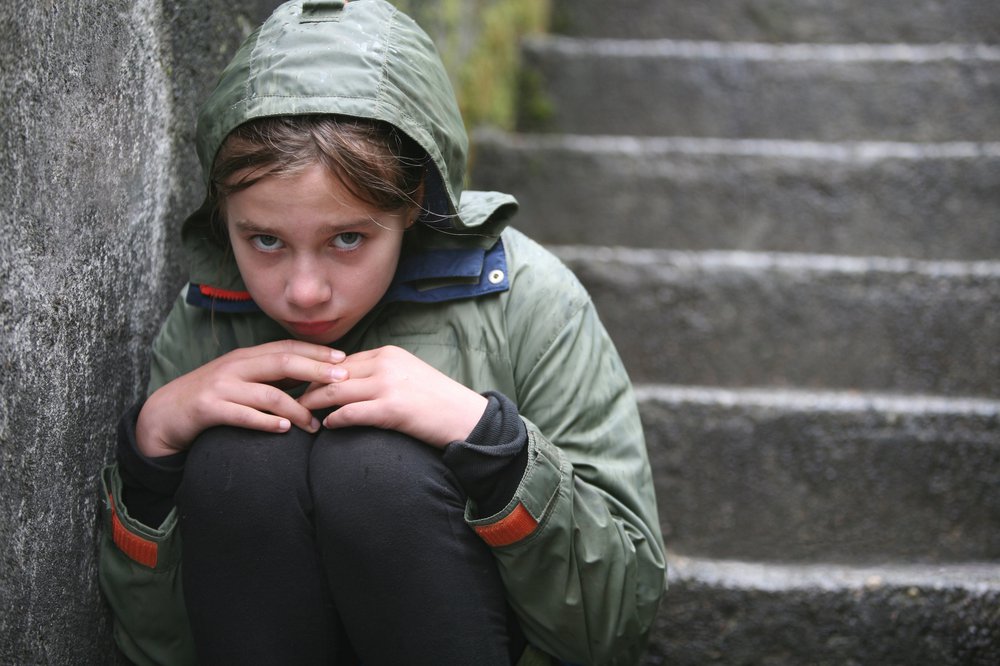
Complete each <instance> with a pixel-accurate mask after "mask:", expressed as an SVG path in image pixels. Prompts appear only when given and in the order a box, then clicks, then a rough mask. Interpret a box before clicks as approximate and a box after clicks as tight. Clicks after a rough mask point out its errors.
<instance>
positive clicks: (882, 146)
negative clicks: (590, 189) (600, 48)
mask: <svg viewBox="0 0 1000 666" xmlns="http://www.w3.org/2000/svg"><path fill="white" fill-rule="evenodd" d="M472 137H473V143H474V144H480V145H482V144H486V143H492V144H494V145H500V146H502V147H504V148H507V149H511V150H520V151H527V150H538V149H542V150H564V151H568V152H579V153H587V154H619V155H646V156H656V155H671V154H680V155H718V156H733V155H735V156H747V157H787V158H796V159H811V160H825V161H837V162H859V163H867V162H874V161H879V160H884V159H904V160H926V159H969V158H1000V142H997V141H940V142H933V143H931V142H904V141H804V140H800V141H799V140H787V139H725V138H700V137H684V136H651V137H645V136H636V135H615V134H600V135H587V134H571V133H562V134H545V133H513V132H504V131H502V130H498V129H495V128H488V127H484V128H477V129H475V130H474V131H473V132H472Z"/></svg>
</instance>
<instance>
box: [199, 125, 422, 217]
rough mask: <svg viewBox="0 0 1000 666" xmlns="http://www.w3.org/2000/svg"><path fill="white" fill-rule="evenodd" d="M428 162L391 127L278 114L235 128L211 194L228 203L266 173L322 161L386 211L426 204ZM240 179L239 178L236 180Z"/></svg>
mask: <svg viewBox="0 0 1000 666" xmlns="http://www.w3.org/2000/svg"><path fill="white" fill-rule="evenodd" d="M427 163H428V158H427V154H426V152H425V151H424V150H423V149H422V148H421V147H420V146H419V145H418V144H417V142H416V141H414V140H413V139H411V138H410V137H408V136H407V135H406V134H404V133H403V132H401V131H400V130H398V129H396V128H395V127H394V126H392V125H390V124H389V123H386V122H382V121H379V120H369V119H365V118H355V117H353V116H339V115H301V116H273V117H268V118H258V119H255V120H251V121H249V122H246V123H243V124H242V125H240V126H239V127H237V128H236V129H235V130H233V131H232V132H231V133H230V134H229V136H228V137H226V140H225V142H223V144H222V147H221V148H220V149H219V153H218V155H217V156H216V158H215V163H214V164H213V165H212V173H211V196H212V198H213V199H214V200H215V202H216V205H217V206H221V205H222V204H223V203H224V202H225V198H226V197H227V196H228V195H230V194H233V193H234V192H239V191H240V190H243V189H246V188H248V187H250V186H251V185H253V184H254V183H256V182H257V181H259V180H261V179H262V178H265V177H267V176H281V175H295V174H297V173H299V172H301V171H304V170H305V169H307V168H308V167H310V166H312V165H314V164H322V165H323V166H324V167H326V168H327V169H328V170H329V171H330V173H332V174H334V175H335V176H337V177H338V178H340V180H341V181H342V182H343V184H344V186H345V187H346V188H347V189H348V190H349V191H350V192H351V194H353V195H354V196H356V197H358V198H359V199H361V200H362V201H364V202H366V203H368V204H371V205H372V206H374V207H375V208H377V209H379V210H383V211H393V210H398V209H399V208H402V207H405V206H420V205H421V204H422V202H421V201H419V199H418V198H419V196H420V191H421V186H422V184H423V182H424V174H425V171H426V165H427ZM237 174H239V177H238V178H237V179H236V180H235V181H234V180H233V177H234V176H236V175H237Z"/></svg>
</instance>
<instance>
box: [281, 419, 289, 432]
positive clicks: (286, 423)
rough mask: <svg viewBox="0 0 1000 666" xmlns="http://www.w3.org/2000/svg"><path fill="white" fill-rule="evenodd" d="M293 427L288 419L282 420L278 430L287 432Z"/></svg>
mask: <svg viewBox="0 0 1000 666" xmlns="http://www.w3.org/2000/svg"><path fill="white" fill-rule="evenodd" d="M291 427H292V422H291V421H289V420H288V419H281V420H280V421H278V430H280V431H281V432H285V431H286V430H288V429H289V428H291Z"/></svg>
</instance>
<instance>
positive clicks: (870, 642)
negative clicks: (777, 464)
mask: <svg viewBox="0 0 1000 666" xmlns="http://www.w3.org/2000/svg"><path fill="white" fill-rule="evenodd" d="M669 562H670V564H671V575H670V589H669V591H668V592H667V595H666V597H665V599H664V602H663V604H662V605H661V607H660V614H659V616H658V617H657V628H656V630H655V631H654V634H653V636H654V637H653V640H652V644H651V645H650V649H649V650H648V651H647V655H646V658H645V661H644V662H643V663H644V664H647V665H650V666H651V665H652V664H678V665H683V666H686V665H688V664H690V665H691V666H703V665H704V664H716V665H719V666H724V665H729V664H732V665H733V666H736V665H737V664H740V665H742V664H769V665H773V666H799V665H800V664H811V665H816V666H842V665H844V664H851V665H860V664H878V665H879V666H912V665H913V664H934V665H935V666H993V665H994V664H996V663H998V662H1000V567H998V566H997V565H996V564H982V565H960V566H959V565H952V566H930V567H926V566H925V567H920V566H905V565H904V566H901V565H886V566H879V567H867V568H846V567H833V566H776V565H768V564H758V563H744V562H732V561H712V560H702V559H687V558H682V557H677V556H674V557H671V558H669Z"/></svg>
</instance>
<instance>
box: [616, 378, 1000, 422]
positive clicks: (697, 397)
mask: <svg viewBox="0 0 1000 666" xmlns="http://www.w3.org/2000/svg"><path fill="white" fill-rule="evenodd" d="M634 390H635V396H636V401H637V402H638V403H640V405H642V404H679V405H701V406H718V407H724V408H733V407H753V408H767V409H775V410H779V411H783V412H803V413H805V412H811V413H816V412H824V413H869V412H873V411H874V412H883V413H892V414H900V415H904V414H914V415H950V416H954V415H962V416H975V417H1000V400H991V399H989V398H976V397H953V396H939V395H924V394H902V393H889V392H876V391H837V390H830V391H815V390H799V389H778V388H775V389H772V388H767V387H751V388H720V387H714V386H681V385H676V384H653V383H642V384H636V385H635V387H634Z"/></svg>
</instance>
